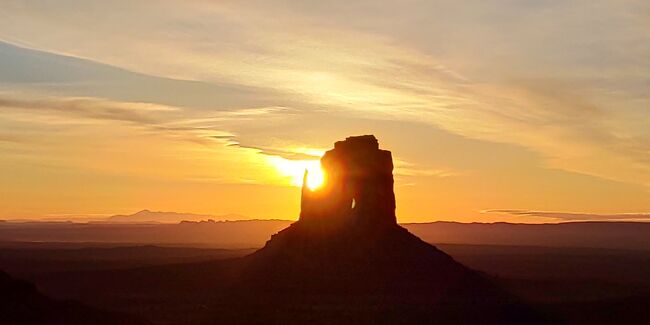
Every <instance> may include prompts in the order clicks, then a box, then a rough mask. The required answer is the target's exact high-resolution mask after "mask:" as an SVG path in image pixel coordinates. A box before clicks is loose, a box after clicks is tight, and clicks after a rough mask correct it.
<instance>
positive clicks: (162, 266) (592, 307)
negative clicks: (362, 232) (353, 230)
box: [0, 242, 650, 324]
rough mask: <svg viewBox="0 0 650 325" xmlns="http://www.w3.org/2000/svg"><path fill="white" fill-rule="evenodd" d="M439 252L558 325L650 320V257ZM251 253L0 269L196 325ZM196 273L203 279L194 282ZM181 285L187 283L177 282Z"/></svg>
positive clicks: (479, 249) (37, 252)
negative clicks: (236, 262)
mask: <svg viewBox="0 0 650 325" xmlns="http://www.w3.org/2000/svg"><path fill="white" fill-rule="evenodd" d="M436 246H437V247H438V248H440V249H441V250H442V251H444V252H446V253H448V254H450V255H451V256H452V257H453V258H454V259H456V260H457V261H459V262H461V263H463V264H465V265H467V266H469V267H471V268H473V269H476V270H479V271H483V272H485V273H486V274H489V275H492V276H494V277H495V278H497V279H498V281H499V282H500V283H501V284H502V285H503V286H504V287H506V288H507V289H508V290H510V291H511V292H513V293H515V294H516V295H518V296H520V297H522V298H523V299H525V300H526V301H527V302H529V303H531V304H532V305H533V306H535V307H536V308H539V309H542V310H543V311H545V312H547V313H550V314H552V315H556V316H557V317H558V318H559V319H560V320H566V321H569V323H575V324H647V323H648V321H649V320H650V315H649V312H648V311H649V310H650V277H649V276H648V274H650V251H642V250H612V249H609V250H608V249H596V248H557V247H555V248H548V247H534V246H499V245H456V244H454V245H444V244H438V245H436ZM251 251H252V250H222V249H205V248H190V247H183V248H177V247H160V246H129V245H126V246H125V245H120V246H113V245H111V246H106V245H105V244H103V245H98V244H60V243H17V242H14V243H3V244H2V245H0V269H3V270H6V271H7V272H9V273H11V274H12V275H13V276H15V277H19V278H22V279H28V280H30V281H31V282H32V283H35V284H36V285H37V287H38V288H39V289H40V290H41V291H42V293H44V294H46V295H48V296H50V297H54V298H57V299H75V300H77V301H82V302H84V303H86V304H88V305H90V306H92V307H94V308H100V309H102V308H103V309H107V310H116V311H123V312H129V313H132V314H135V315H139V316H142V317H143V318H144V319H147V320H151V321H153V322H154V323H159V324H171V323H179V322H180V323H192V322H193V321H195V322H197V323H198V322H199V321H200V320H205V319H206V318H209V316H210V314H211V313H210V312H209V310H210V306H211V304H219V300H213V299H216V298H217V297H218V292H219V291H220V290H223V289H224V288H223V286H224V283H225V282H226V281H224V280H226V278H227V277H228V276H232V274H228V273H227V272H225V271H224V269H225V268H227V265H228V264H230V263H233V260H232V259H231V258H232V257H238V256H243V255H246V254H248V253H250V252H251ZM152 256H155V258H154V257H152ZM197 274H198V275H199V276H200V277H198V278H193V277H194V276H195V275H197ZM185 275H187V276H185ZM179 278H185V280H184V281H182V282H181V283H177V282H178V279H179ZM192 279H193V280H192ZM115 284H117V285H115ZM154 284H155V285H154ZM184 285H190V286H189V287H186V288H184V287H183V286H184ZM192 290H195V292H193V293H192V292H191V291H192Z"/></svg>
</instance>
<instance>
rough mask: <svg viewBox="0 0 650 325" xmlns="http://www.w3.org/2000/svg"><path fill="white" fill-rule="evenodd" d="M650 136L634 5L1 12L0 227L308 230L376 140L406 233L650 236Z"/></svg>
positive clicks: (137, 2) (207, 4)
mask: <svg viewBox="0 0 650 325" xmlns="http://www.w3.org/2000/svg"><path fill="white" fill-rule="evenodd" d="M648 126H650V3H649V2H647V1H644V0H638V1H636V0H584V1H580V0H567V1H559V0H558V1H555V0H536V1H532V0H530V1H526V0H518V1H517V0H495V1H451V0H450V1H411V0H401V1H390V0H381V1H376V0H373V1H364V0H362V1H354V2H350V1H338V0H334V1H304V0H303V1H298V0H281V1H254V0H253V1H201V0H182V1H181V0H160V1H147V0H129V1H123V0H114V1H93V0H84V1H81V0H57V1H51V0H34V1H11V0H0V184H2V186H0V218H2V219H15V218H48V217H61V216H70V218H75V217H79V216H89V215H111V214H126V213H133V212H136V211H138V210H142V209H150V210H158V211H177V212H188V213H199V214H211V215H221V214H233V213H235V214H241V215H244V216H246V217H248V218H259V219H266V218H279V219H296V218H297V216H298V213H299V211H298V210H299V200H300V189H299V184H300V181H299V180H300V179H301V177H302V173H303V170H304V168H306V167H308V168H314V166H317V160H318V157H319V155H321V154H322V153H323V152H324V151H326V150H328V149H329V148H331V147H332V145H333V143H334V142H335V141H337V140H342V139H344V138H345V137H346V136H350V135H361V134H374V135H375V136H376V137H377V138H378V139H379V142H380V146H381V147H382V148H383V149H387V150H391V151H392V152H393V158H394V160H395V171H394V175H395V192H396V197H397V205H398V208H397V216H398V221H400V222H427V221H438V220H446V221H460V222H497V221H505V222H523V223H536V222H558V221H571V220H649V219H650V214H648V213H650V191H649V190H650V128H649V127H648ZM315 164H316V165H315Z"/></svg>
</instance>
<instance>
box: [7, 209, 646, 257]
mask: <svg viewBox="0 0 650 325" xmlns="http://www.w3.org/2000/svg"><path fill="white" fill-rule="evenodd" d="M150 216H159V217H162V216H168V217H167V219H166V220H178V219H182V220H188V219H191V218H189V217H188V218H185V217H187V216H190V217H195V219H194V220H196V218H198V216H200V215H188V214H181V213H167V212H148V211H146V210H145V211H141V212H139V213H136V214H134V215H131V216H115V218H116V219H111V218H113V217H111V218H109V219H107V221H103V222H92V223H71V222H0V241H20V242H76V243H79V242H87V243H113V244H115V243H128V244H165V245H184V246H202V247H219V248H253V247H261V246H263V245H264V243H265V242H266V241H267V240H268V238H269V237H270V236H271V235H272V234H274V233H277V232H278V231H280V230H282V229H283V228H286V227H287V226H289V225H290V224H291V223H293V222H294V221H291V220H234V221H184V222H176V221H174V222H172V221H168V222H166V223H161V222H160V220H162V218H160V219H154V220H151V217H150ZM115 220H116V221H115ZM139 220H146V221H139ZM154 222H155V223H154ZM402 226H403V227H405V228H406V229H408V230H409V231H410V232H412V233H413V234H415V235H417V236H418V237H420V238H422V239H423V240H424V241H426V242H429V243H434V244H440V243H445V244H476V245H513V246H522V245H523V246H546V247H594V248H614V249H650V223H643V222H566V223H557V224H512V223H458V222H432V223H408V224H402Z"/></svg>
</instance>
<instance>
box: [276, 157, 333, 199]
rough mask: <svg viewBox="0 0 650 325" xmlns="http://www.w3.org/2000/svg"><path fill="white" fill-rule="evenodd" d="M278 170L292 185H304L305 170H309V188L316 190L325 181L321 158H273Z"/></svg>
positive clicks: (307, 184)
mask: <svg viewBox="0 0 650 325" xmlns="http://www.w3.org/2000/svg"><path fill="white" fill-rule="evenodd" d="M272 162H273V165H274V167H275V168H276V170H277V171H278V172H279V173H280V174H281V175H282V176H284V177H287V178H288V179H289V181H290V183H291V185H294V186H298V187H302V185H303V184H302V183H303V177H304V175H305V170H307V183H306V184H305V185H306V186H307V188H308V189H310V190H312V191H314V190H316V189H318V188H320V187H321V186H323V184H324V183H325V173H324V172H323V169H322V168H321V165H320V160H293V159H284V158H279V157H278V158H277V159H273V160H272Z"/></svg>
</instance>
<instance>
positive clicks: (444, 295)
mask: <svg viewBox="0 0 650 325" xmlns="http://www.w3.org/2000/svg"><path fill="white" fill-rule="evenodd" d="M321 165H322V168H323V170H324V172H325V173H326V180H325V184H324V185H323V186H322V187H321V188H319V189H317V190H314V191H312V190H310V189H308V188H306V187H304V186H303V190H302V201H301V213H300V218H299V220H298V221H297V222H295V223H293V224H292V225H291V226H289V227H287V228H286V229H284V230H282V231H280V232H279V233H277V234H275V235H273V236H272V238H271V240H269V241H268V242H267V243H266V245H265V246H264V247H263V248H262V249H260V250H258V251H256V252H255V253H253V254H251V255H249V256H247V257H245V258H244V265H245V266H244V268H243V271H242V272H241V275H240V278H239V282H238V284H237V285H235V286H234V289H233V293H234V294H233V296H232V297H231V299H232V301H236V303H235V304H236V305H237V306H246V310H247V313H241V309H238V308H232V309H231V310H232V314H228V313H222V314H220V316H219V317H220V319H218V320H219V321H222V322H239V323H241V322H245V323H246V322H251V323H266V324H268V323H283V324H286V323H312V324H313V323H319V324H331V323H337V324H341V323H343V324H350V323H352V324H400V323H401V324H403V323H418V324H422V323H434V322H435V323H454V324H457V323H468V324H470V323H472V324H473V323H481V324H536V323H544V321H543V320H542V319H541V318H539V317H538V315H537V314H536V313H534V312H532V311H531V310H530V309H528V308H527V307H526V306H525V305H523V304H521V303H520V302H518V301H517V299H515V298H514V297H512V296H511V295H509V294H507V293H506V292H503V291H502V290H501V289H500V288H499V287H498V286H497V285H495V283H494V282H492V281H491V280H490V279H489V278H488V277H486V276H485V275H483V274H480V273H478V272H475V271H473V270H470V269H468V268H467V267H465V266H463V265H461V264H459V263H457V262H456V261H454V260H453V259H452V258H451V257H450V256H448V255H447V254H445V253H443V252H442V251H440V250H438V249H437V248H436V247H434V246H432V245H430V244H428V243H425V242H423V241H422V240H420V239H419V238H418V237H416V236H414V235H413V234H411V233H409V232H408V231H407V230H406V229H404V228H402V227H400V226H399V225H398V224H397V222H396V218H395V206H396V205H395V194H394V192H393V175H392V170H393V162H392V157H391V153H390V151H386V150H381V149H379V145H378V141H377V139H376V138H375V137H374V136H372V135H364V136H355V137H349V138H347V139H345V140H344V141H339V142H336V143H335V145H334V149H332V150H330V151H327V152H326V153H325V155H324V156H323V157H322V159H321Z"/></svg>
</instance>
